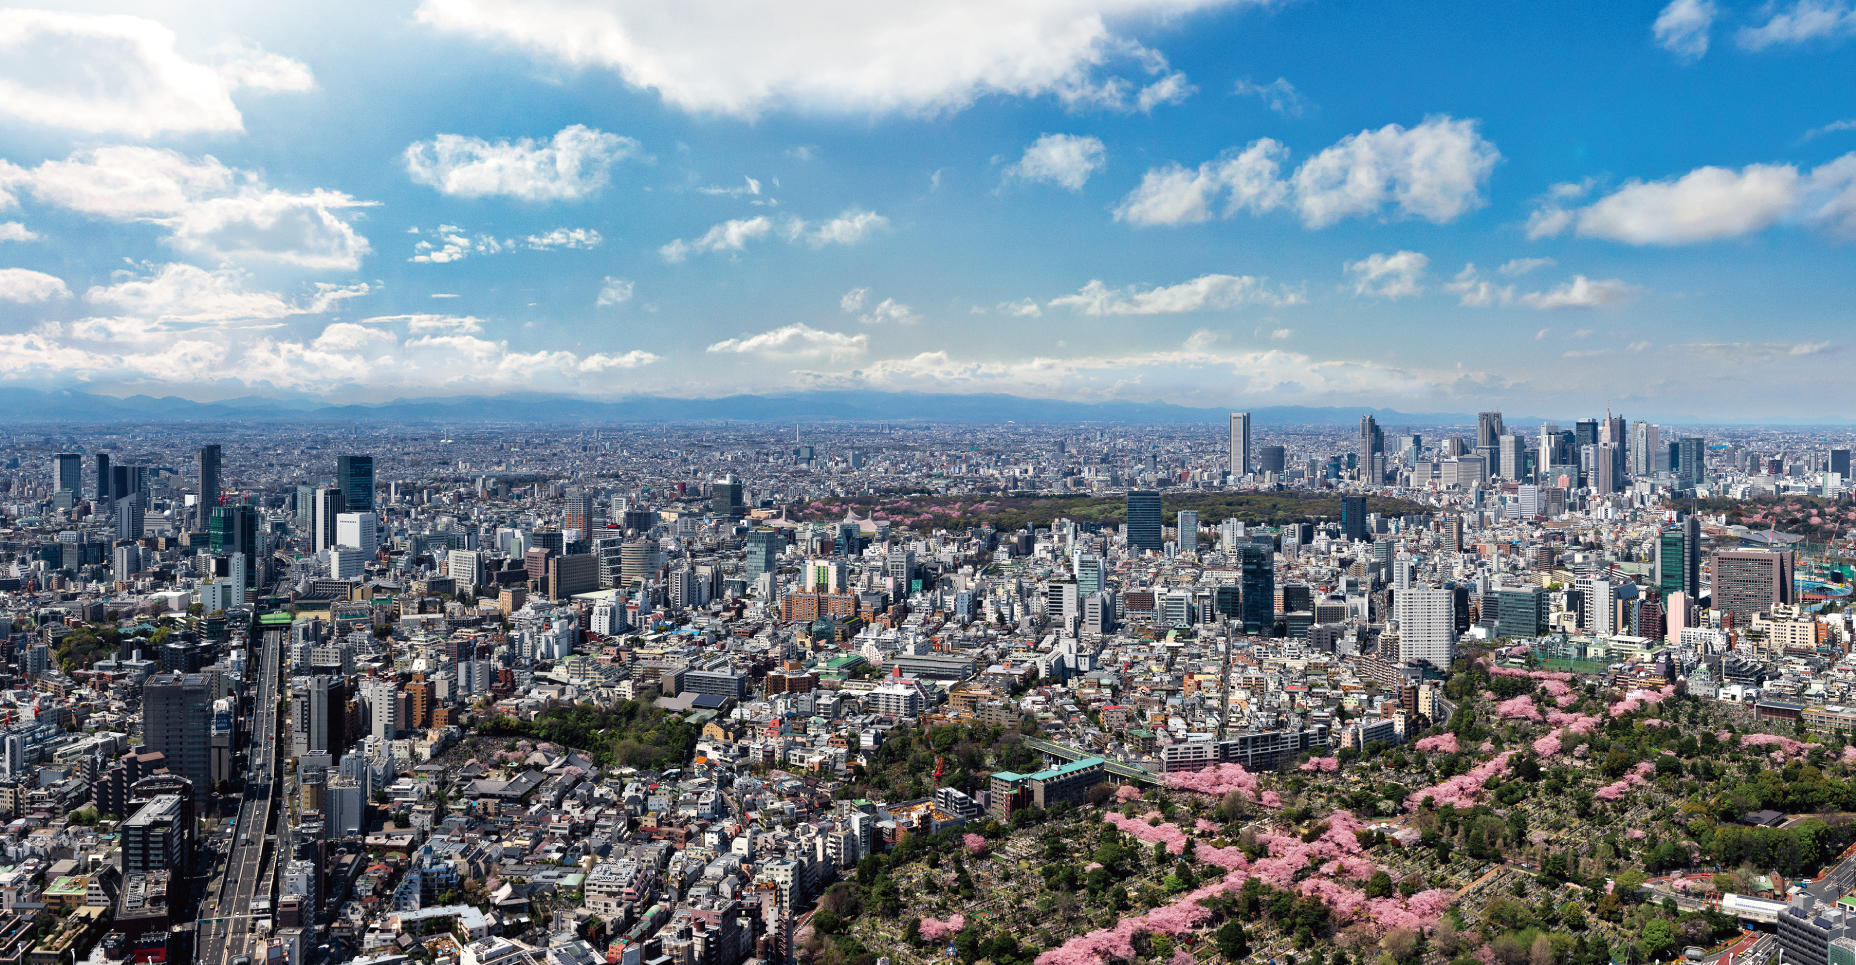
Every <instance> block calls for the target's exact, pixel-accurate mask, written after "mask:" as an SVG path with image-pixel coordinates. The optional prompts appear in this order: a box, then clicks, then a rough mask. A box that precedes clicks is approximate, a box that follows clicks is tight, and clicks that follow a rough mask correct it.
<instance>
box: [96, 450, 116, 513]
mask: <svg viewBox="0 0 1856 965" xmlns="http://www.w3.org/2000/svg"><path fill="white" fill-rule="evenodd" d="M113 479H114V477H112V476H111V475H110V454H109V453H107V452H99V453H97V489H96V493H95V495H96V497H97V505H98V506H100V507H101V506H108V505H109V504H110V501H111V500H112V499H113V498H114V497H112V496H111V495H110V483H111V481H112V480H113Z"/></svg>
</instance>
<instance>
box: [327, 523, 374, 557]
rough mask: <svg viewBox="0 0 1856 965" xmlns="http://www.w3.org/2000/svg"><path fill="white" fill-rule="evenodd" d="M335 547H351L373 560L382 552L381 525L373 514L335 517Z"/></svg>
mask: <svg viewBox="0 0 1856 965" xmlns="http://www.w3.org/2000/svg"><path fill="white" fill-rule="evenodd" d="M335 545H337V546H351V547H354V548H355V549H358V550H360V551H361V555H362V556H364V557H367V558H368V559H370V560H371V559H373V558H374V554H376V553H378V552H379V551H380V523H379V519H378V517H376V516H375V515H374V514H373V513H341V514H339V515H337V516H336V517H335Z"/></svg>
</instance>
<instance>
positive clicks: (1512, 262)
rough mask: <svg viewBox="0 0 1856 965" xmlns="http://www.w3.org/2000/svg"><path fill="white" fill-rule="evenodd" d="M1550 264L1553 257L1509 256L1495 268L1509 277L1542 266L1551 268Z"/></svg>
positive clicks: (1524, 273)
mask: <svg viewBox="0 0 1856 965" xmlns="http://www.w3.org/2000/svg"><path fill="white" fill-rule="evenodd" d="M1552 266H1553V259H1551V258H1511V259H1509V260H1508V261H1506V262H1504V263H1503V264H1502V266H1501V267H1500V268H1497V269H1495V270H1496V271H1499V272H1501V273H1502V274H1504V275H1507V276H1509V277H1510V278H1518V277H1520V276H1522V275H1526V274H1529V273H1531V272H1534V271H1537V270H1539V269H1542V268H1551V267H1552Z"/></svg>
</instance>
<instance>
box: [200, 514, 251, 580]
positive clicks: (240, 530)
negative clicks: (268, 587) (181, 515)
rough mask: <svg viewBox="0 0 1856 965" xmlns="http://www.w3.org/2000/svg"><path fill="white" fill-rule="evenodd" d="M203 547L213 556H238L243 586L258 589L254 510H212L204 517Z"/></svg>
mask: <svg viewBox="0 0 1856 965" xmlns="http://www.w3.org/2000/svg"><path fill="white" fill-rule="evenodd" d="M206 537H207V545H208V546H210V547H211V548H212V551H213V553H214V554H215V555H218V556H229V555H231V554H233V553H242V554H244V557H245V574H244V576H245V586H247V587H250V588H256V587H257V585H258V510H257V508H256V507H254V506H214V507H213V508H212V510H211V512H210V514H209V515H208V516H207V517H206Z"/></svg>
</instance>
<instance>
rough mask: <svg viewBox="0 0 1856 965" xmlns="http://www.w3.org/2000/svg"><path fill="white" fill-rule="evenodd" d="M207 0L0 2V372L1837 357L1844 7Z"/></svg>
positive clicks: (285, 377)
mask: <svg viewBox="0 0 1856 965" xmlns="http://www.w3.org/2000/svg"><path fill="white" fill-rule="evenodd" d="M224 6H227V7H237V8H240V9H222V8H221V6H220V5H211V6H209V5H203V4H164V3H146V4H136V5H117V6H115V7H111V6H108V5H91V4H74V5H69V6H64V7H59V8H55V9H53V8H33V9H5V10H0V380H5V381H8V382H12V383H17V384H30V385H50V384H57V385H68V386H79V387H84V388H88V389H91V390H95V391H104V392H110V393H117V394H121V393H128V392H155V393H158V394H177V395H185V396H189V397H193V398H202V399H207V398H226V397H235V396H243V395H252V394H259V395H289V396H305V395H306V396H313V397H329V398H337V399H350V400H383V399H390V398H396V397H423V396H438V395H451V394H477V393H499V392H511V391H547V392H571V393H578V394H585V395H594V396H618V395H626V394H633V393H650V394H662V395H688V396H713V395H718V394H730V393H734V392H742V391H780V390H790V389H803V388H811V387H829V388H871V389H887V390H925V391H934V392H979V391H984V392H1009V393H1014V394H1019V395H1026V396H1037V397H1056V398H1073V399H1084V400H1091V401H1099V400H1112V399H1128V400H1141V401H1170V402H1180V403H1186V404H1194V405H1210V406H1224V405H1230V406H1232V407H1244V406H1261V405H1269V404H1317V405H1320V404H1334V405H1359V404H1371V405H1382V406H1393V407H1397V408H1401V409H1406V410H1416V411H1425V410H1428V411H1439V410H1453V411H1462V410H1465V409H1469V408H1472V407H1481V406H1486V405H1501V406H1505V407H1507V408H1509V409H1511V410H1516V411H1534V412H1554V413H1572V412H1584V411H1596V410H1598V409H1602V408H1604V407H1605V406H1606V405H1610V406H1612V407H1613V408H1616V409H1619V410H1621V411H1625V412H1627V413H1630V414H1631V415H1633V416H1642V417H1657V416H1662V417H1670V418H1676V417H1687V416H1695V417H1702V418H1716V417H1719V418H1736V419H1741V418H1775V419H1801V418H1802V419H1808V418H1810V417H1812V416H1814V415H1820V414H1822V413H1823V411H1824V409H1823V408H1822V406H1823V401H1822V400H1823V399H1825V398H1827V397H1828V396H1829V394H1830V393H1829V392H1827V391H1826V390H1827V389H1829V388H1830V387H1831V386H1834V385H1836V384H1838V380H1839V377H1840V376H1841V374H1842V373H1843V372H1844V371H1845V370H1846V369H1847V367H1848V365H1849V364H1850V355H1849V345H1848V343H1849V332H1850V324H1849V323H1850V321H1851V315H1852V309H1851V305H1852V304H1856V299H1853V298H1852V295H1856V271H1853V270H1852V257H1851V256H1852V253H1856V95H1853V94H1852V91H1856V85H1852V84H1851V83H1849V79H1850V78H1852V77H1856V56H1853V52H1856V0H1778V2H1763V3H1733V2H1728V0H1676V2H1674V3H1670V4H1667V5H1659V4H1654V3H1650V4H1633V3H1621V4H1620V3H1603V4H1600V3H1593V4H1584V5H1582V4H1572V3H1567V4H1498V5H1487V6H1485V7H1481V8H1477V9H1474V11H1473V15H1468V14H1469V11H1470V8H1466V7H1463V6H1460V5H1459V6H1440V5H1426V4H1395V3H1349V4H1336V3H1326V2H1318V0H1298V2H1279V3H1271V2H1228V3H1218V2H1204V0H1100V2H1083V0H1035V2H1024V3H1000V2H996V0H995V2H971V3H926V4H919V5H903V4H897V5H885V4H866V3H839V2H821V0H793V2H789V3H785V4H765V5H743V4H729V3H710V2H699V0H697V2H687V3H681V4H676V5H664V4H659V3H633V2H626V0H606V2H598V3H595V2H591V0H586V2H582V0H545V2H543V0H410V2H405V3H366V4H359V3H357V4H335V3H330V4H316V5H298V6H299V8H297V9H291V10H285V11H281V12H280V11H274V10H259V9H256V8H255V5H224ZM247 7H249V8H251V9H244V8H247ZM891 8H893V9H891ZM1839 78H1841V80H1839ZM1837 414H1838V415H1842V414H1844V413H1837Z"/></svg>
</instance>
